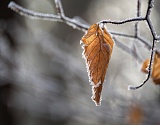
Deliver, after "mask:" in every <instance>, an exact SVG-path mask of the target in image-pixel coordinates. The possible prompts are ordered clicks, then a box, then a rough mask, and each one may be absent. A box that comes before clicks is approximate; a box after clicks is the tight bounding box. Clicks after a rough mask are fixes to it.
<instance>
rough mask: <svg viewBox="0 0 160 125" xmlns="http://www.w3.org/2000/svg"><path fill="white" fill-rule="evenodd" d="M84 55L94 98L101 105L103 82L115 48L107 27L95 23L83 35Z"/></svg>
mask: <svg viewBox="0 0 160 125" xmlns="http://www.w3.org/2000/svg"><path fill="white" fill-rule="evenodd" d="M82 42H83V43H84V46H83V49H84V51H83V56H84V59H85V61H86V67H87V72H88V76H89V81H90V83H91V85H92V86H93V88H92V90H93V96H92V99H93V101H94V102H95V103H96V105H100V101H101V91H102V84H103V82H104V79H105V74H106V70H107V67H108V63H109V60H110V56H111V53H112V49H113V44H114V42H113V40H112V38H111V36H110V35H109V34H108V33H107V31H106V29H105V28H100V27H99V25H98V24H93V25H92V26H91V27H90V28H89V29H88V31H87V33H86V34H85V35H84V36H83V37H82Z"/></svg>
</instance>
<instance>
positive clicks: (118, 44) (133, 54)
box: [113, 37, 142, 63]
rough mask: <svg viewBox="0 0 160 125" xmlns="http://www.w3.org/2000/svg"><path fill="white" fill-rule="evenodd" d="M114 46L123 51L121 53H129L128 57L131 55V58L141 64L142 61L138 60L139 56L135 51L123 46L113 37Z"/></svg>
mask: <svg viewBox="0 0 160 125" xmlns="http://www.w3.org/2000/svg"><path fill="white" fill-rule="evenodd" d="M113 39H114V41H115V44H116V45H117V46H118V47H119V48H121V49H123V51H125V52H127V53H129V54H130V55H132V57H134V58H135V59H136V60H137V61H138V62H140V63H142V59H141V58H140V56H139V55H138V54H137V52H136V51H135V49H134V48H130V47H128V46H126V45H124V44H123V43H122V42H120V41H119V40H118V39H116V38H115V37H113Z"/></svg>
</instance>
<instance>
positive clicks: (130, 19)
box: [99, 17, 146, 24]
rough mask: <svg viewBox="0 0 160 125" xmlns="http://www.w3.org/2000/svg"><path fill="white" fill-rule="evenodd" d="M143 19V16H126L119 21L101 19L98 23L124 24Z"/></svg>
mask: <svg viewBox="0 0 160 125" xmlns="http://www.w3.org/2000/svg"><path fill="white" fill-rule="evenodd" d="M144 20H146V19H145V18H144V17H135V18H128V19H125V20H120V21H115V20H114V21H111V20H102V21H100V22H99V23H111V24H124V23H129V22H137V21H144Z"/></svg>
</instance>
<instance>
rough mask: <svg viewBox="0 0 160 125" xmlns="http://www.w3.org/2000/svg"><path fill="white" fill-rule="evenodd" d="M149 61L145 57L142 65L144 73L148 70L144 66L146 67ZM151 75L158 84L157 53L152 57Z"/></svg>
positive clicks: (159, 64) (159, 72) (159, 71)
mask: <svg viewBox="0 0 160 125" xmlns="http://www.w3.org/2000/svg"><path fill="white" fill-rule="evenodd" d="M149 61H150V60H149V59H146V60H145V61H144V63H143V65H142V71H143V72H145V73H148V70H146V68H147V67H148V64H149ZM151 77H152V80H153V82H154V83H155V84H156V85H158V84H160V56H159V55H158V54H155V57H154V61H153V65H152V75H151Z"/></svg>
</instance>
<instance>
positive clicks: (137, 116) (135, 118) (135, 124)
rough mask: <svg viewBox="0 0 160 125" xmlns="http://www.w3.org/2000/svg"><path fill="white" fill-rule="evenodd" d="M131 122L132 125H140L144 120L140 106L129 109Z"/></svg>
mask: <svg viewBox="0 0 160 125" xmlns="http://www.w3.org/2000/svg"><path fill="white" fill-rule="evenodd" d="M128 118H129V122H130V124H131V125H139V124H140V123H141V122H142V120H143V110H142V108H141V107H140V106H139V105H133V106H131V107H130V109H129V117H128Z"/></svg>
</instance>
